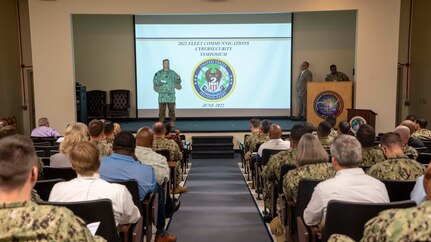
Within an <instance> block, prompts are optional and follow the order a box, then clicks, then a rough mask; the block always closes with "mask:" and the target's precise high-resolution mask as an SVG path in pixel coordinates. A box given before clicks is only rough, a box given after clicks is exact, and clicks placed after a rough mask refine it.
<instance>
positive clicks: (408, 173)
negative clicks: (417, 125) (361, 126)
mask: <svg viewBox="0 0 431 242" xmlns="http://www.w3.org/2000/svg"><path fill="white" fill-rule="evenodd" d="M404 128H405V127H404ZM381 147H382V149H383V153H384V154H385V156H386V158H387V160H385V161H382V162H379V163H377V164H375V165H373V166H371V167H370V169H368V170H367V174H368V175H370V176H373V177H375V178H377V179H380V180H408V181H415V180H416V179H417V178H418V177H420V176H422V175H423V174H424V171H425V168H424V166H422V164H420V163H418V162H416V161H415V160H412V159H410V158H408V157H407V156H406V155H405V154H404V152H403V143H402V141H401V137H400V135H399V134H398V133H394V132H390V133H386V134H385V135H383V136H382V138H381Z"/></svg>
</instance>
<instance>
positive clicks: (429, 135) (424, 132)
mask: <svg viewBox="0 0 431 242" xmlns="http://www.w3.org/2000/svg"><path fill="white" fill-rule="evenodd" d="M412 137H413V138H417V139H431V130H429V129H420V130H418V131H416V132H414V133H413V134H412Z"/></svg>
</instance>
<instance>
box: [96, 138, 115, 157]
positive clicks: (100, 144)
mask: <svg viewBox="0 0 431 242" xmlns="http://www.w3.org/2000/svg"><path fill="white" fill-rule="evenodd" d="M93 143H94V144H95V145H96V146H97V148H99V150H100V155H101V156H110V155H112V143H111V144H110V145H109V143H107V142H104V141H103V140H102V141H93Z"/></svg>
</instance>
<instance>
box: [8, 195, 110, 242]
mask: <svg viewBox="0 0 431 242" xmlns="http://www.w3.org/2000/svg"><path fill="white" fill-rule="evenodd" d="M0 224H1V226H0V241H105V240H104V239H103V238H101V237H99V236H94V237H93V236H92V235H91V233H90V231H89V230H88V229H87V228H86V225H85V223H84V221H82V220H81V219H80V218H78V217H76V216H75V215H73V213H72V212H71V211H70V210H68V209H66V208H63V207H54V206H46V205H37V204H36V203H33V202H30V201H25V202H12V203H3V204H0Z"/></svg>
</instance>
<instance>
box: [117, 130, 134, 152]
mask: <svg viewBox="0 0 431 242" xmlns="http://www.w3.org/2000/svg"><path fill="white" fill-rule="evenodd" d="M135 147H136V140H135V137H133V134H132V133H131V132H128V131H121V132H120V133H119V134H118V135H117V136H115V138H114V143H113V144H112V150H113V151H114V152H118V151H120V150H126V151H129V152H132V153H133V152H134V151H135Z"/></svg>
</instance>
